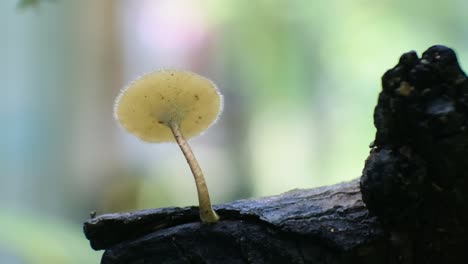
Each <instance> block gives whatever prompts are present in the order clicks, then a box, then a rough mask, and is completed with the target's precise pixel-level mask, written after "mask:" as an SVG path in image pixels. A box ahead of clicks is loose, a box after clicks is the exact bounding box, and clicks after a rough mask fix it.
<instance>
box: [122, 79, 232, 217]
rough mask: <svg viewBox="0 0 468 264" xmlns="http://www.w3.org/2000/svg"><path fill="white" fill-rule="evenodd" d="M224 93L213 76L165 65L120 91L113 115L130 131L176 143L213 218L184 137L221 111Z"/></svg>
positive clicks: (201, 206)
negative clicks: (169, 67)
mask: <svg viewBox="0 0 468 264" xmlns="http://www.w3.org/2000/svg"><path fill="white" fill-rule="evenodd" d="M222 105H223V100H222V95H221V94H220V93H219V91H218V89H217V88H216V86H215V85H214V84H213V82H211V81H210V80H208V79H206V78H204V77H202V76H200V75H197V74H195V73H192V72H187V71H181V70H161V71H155V72H152V73H149V74H146V75H144V76H142V77H141V78H139V79H137V80H135V81H134V82H132V83H131V84H130V85H129V86H128V87H127V88H125V89H124V90H122V92H121V93H120V94H119V96H118V97H117V99H116V102H115V107H114V116H115V119H116V120H117V121H119V122H120V124H121V125H122V126H123V127H124V128H125V129H126V130H127V131H128V132H130V133H132V134H134V135H135V136H137V137H138V138H140V139H141V140H143V141H147V142H177V144H178V145H179V147H180V149H181V150H182V152H183V154H184V156H185V159H186V160H187V163H188V165H189V166H190V169H191V171H192V174H193V177H194V178H195V184H196V186H197V193H198V201H199V210H200V218H201V221H202V222H204V223H214V222H217V221H218V220H219V216H218V215H217V214H216V212H215V211H214V210H213V209H212V207H211V201H210V195H209V193H208V187H207V186H206V182H205V178H204V176H203V172H202V170H201V168H200V165H199V164H198V162H197V160H196V158H195V155H194V154H193V152H192V150H191V148H190V146H189V144H188V142H187V140H186V138H187V139H188V138H191V137H193V136H196V135H199V134H200V133H201V132H203V131H205V130H206V129H207V128H208V127H209V126H211V125H212V124H213V123H214V122H215V121H216V120H217V118H218V116H219V114H220V113H221V110H222Z"/></svg>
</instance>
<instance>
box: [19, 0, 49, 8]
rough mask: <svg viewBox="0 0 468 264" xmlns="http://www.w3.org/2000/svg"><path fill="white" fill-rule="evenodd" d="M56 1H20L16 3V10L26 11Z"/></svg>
mask: <svg viewBox="0 0 468 264" xmlns="http://www.w3.org/2000/svg"><path fill="white" fill-rule="evenodd" d="M55 1H57V0H20V1H19V2H18V8H20V9H26V8H35V7H38V6H39V5H40V4H41V3H44V2H55Z"/></svg>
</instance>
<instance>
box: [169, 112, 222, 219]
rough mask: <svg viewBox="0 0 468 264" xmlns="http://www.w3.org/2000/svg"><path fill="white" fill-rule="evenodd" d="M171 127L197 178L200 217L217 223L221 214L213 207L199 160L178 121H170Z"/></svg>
mask: <svg viewBox="0 0 468 264" xmlns="http://www.w3.org/2000/svg"><path fill="white" fill-rule="evenodd" d="M169 127H170V129H171V131H172V134H174V137H175V139H176V141H177V144H178V145H179V147H180V149H181V150H182V152H183V153H184V156H185V159H186V160H187V163H188V165H189V166H190V170H191V171H192V174H193V177H194V178H195V184H196V186H197V192H198V203H199V210H200V218H201V220H202V222H203V223H216V222H217V221H218V220H219V216H218V215H217V214H216V212H215V211H214V210H213V208H211V201H210V194H209V193H208V187H207V186H206V182H205V177H204V176H203V172H202V170H201V168H200V165H198V161H197V159H196V158H195V155H194V154H193V151H192V149H191V148H190V146H189V144H188V142H187V140H186V139H185V138H184V136H183V135H182V131H180V126H179V124H178V122H176V121H171V122H169Z"/></svg>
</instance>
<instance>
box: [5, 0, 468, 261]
mask: <svg viewBox="0 0 468 264" xmlns="http://www.w3.org/2000/svg"><path fill="white" fill-rule="evenodd" d="M466 10H468V1H463V0H458V1H456V0H453V1H433V2H431V3H429V2H428V1H427V0H424V1H423V0H420V1H405V0H399V1H396V0H387V1H364V0H361V1H346V0H342V1H339V0H335V1H310V0H284V1H274V0H271V1H267V0H257V1H251V0H224V1H220V0H192V1H191V0H134V1H128V0H127V1H125V0H100V1H94V0H83V1H69V0H54V1H50V0H49V1H47V0H44V1H40V0H26V1H19V0H5V1H0V28H1V41H0V58H1V62H0V67H1V68H0V80H1V81H2V82H3V85H1V95H2V100H1V104H0V120H1V124H2V129H1V130H0V146H1V147H0V179H1V184H0V263H7V264H29V263H31V264H36V263H41V264H42V263H64V264H67V263H80V264H82V263H98V262H99V258H100V255H101V254H102V253H101V252H94V251H92V250H91V248H90V247H89V244H88V242H87V240H86V239H85V238H84V236H83V235H82V233H81V225H82V222H83V221H84V220H85V219H87V218H88V214H89V211H91V210H97V212H98V214H102V213H107V212H118V211H128V210H135V209H143V208H152V207H164V206H187V205H194V204H196V203H197V199H196V193H195V187H194V182H193V179H192V175H191V174H190V171H189V168H188V166H187V165H186V163H185V160H184V158H183V156H182V154H181V153H180V150H179V149H178V147H177V146H176V145H174V144H146V143H143V142H141V141H139V140H138V139H136V138H135V137H133V136H132V135H129V134H126V133H125V132H124V131H123V130H122V129H120V128H119V126H118V125H117V124H116V123H115V121H114V120H113V116H112V110H113V102H114V98H115V97H116V95H117V94H118V93H119V90H120V89H122V88H123V87H125V85H126V84H128V83H129V82H131V81H132V80H133V79H135V78H136V77H138V76H140V75H142V74H143V73H146V72H149V71H151V70H154V69H159V68H182V69H188V70H192V71H194V72H197V73H199V74H201V75H204V76H207V77H208V78H211V79H212V80H213V81H214V82H215V83H216V84H217V85H218V86H219V89H220V90H221V91H222V93H223V94H224V95H225V109H224V113H223V115H222V117H221V119H220V120H219V121H218V123H217V124H216V125H214V126H213V127H212V128H211V129H210V130H208V131H207V132H206V133H205V134H203V135H202V136H200V137H197V138H194V139H192V140H191V143H192V148H193V149H194V151H195V153H196V154H197V157H198V159H199V162H200V163H201V166H202V168H203V169H204V171H205V174H206V177H207V181H208V186H209V188H210V191H211V192H212V194H211V196H212V200H213V202H214V203H223V202H227V201H231V200H233V199H241V198H249V197H256V196H264V195H272V194H278V193H281V192H285V191H287V190H289V189H292V188H310V187H315V186H319V185H326V184H332V183H336V182H340V181H344V180H350V179H352V178H356V177H359V176H360V173H361V169H362V167H363V164H364V160H365V158H366V156H367V154H368V151H369V148H368V145H369V143H370V142H371V141H372V140H373V136H374V133H375V129H374V127H373V125H372V114H373V107H374V105H375V103H376V99H377V95H378V92H379V90H380V77H381V75H382V74H383V73H384V72H385V71H386V70H387V69H389V68H391V67H393V66H394V65H395V64H396V63H397V61H398V58H399V56H400V55H401V54H402V53H403V52H406V51H409V50H412V49H414V50H416V51H418V53H419V54H421V53H422V51H424V50H425V49H426V48H428V47H429V46H431V45H433V44H445V45H447V46H450V47H453V48H455V50H456V51H457V53H458V56H459V58H460V62H461V64H462V66H463V65H465V67H466V65H468V46H467V44H468V27H467V26H466V25H468V15H466Z"/></svg>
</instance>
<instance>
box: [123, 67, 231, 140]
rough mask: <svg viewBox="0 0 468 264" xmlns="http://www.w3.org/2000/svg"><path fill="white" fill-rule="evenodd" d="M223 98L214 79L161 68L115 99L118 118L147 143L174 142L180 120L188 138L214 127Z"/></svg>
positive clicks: (124, 90)
mask: <svg viewBox="0 0 468 264" xmlns="http://www.w3.org/2000/svg"><path fill="white" fill-rule="evenodd" d="M222 107H223V98H222V95H221V94H220V93H219V91H218V89H217V88H216V86H215V85H214V83H213V82H211V81H210V80H208V79H207V78H204V77H202V76H200V75H197V74H195V73H192V72H188V71H182V70H160V71H155V72H151V73H148V74H146V75H143V76H142V77H140V78H139V79H137V80H135V81H134V82H132V83H131V84H130V85H129V86H128V87H126V88H125V89H123V90H122V91H121V93H120V94H119V96H118V97H117V99H116V101H115V106H114V116H115V119H116V120H118V121H119V123H120V124H121V125H122V126H123V127H124V128H125V129H126V130H127V131H128V132H130V133H132V134H134V135H135V136H137V137H138V138H140V139H141V140H143V141H147V142H174V141H175V139H174V136H173V135H172V132H171V130H170V128H169V124H170V123H171V122H176V123H177V124H178V125H179V126H180V128H181V131H182V134H183V135H184V136H185V137H186V138H191V137H193V136H196V135H198V134H200V133H202V132H203V131H205V130H206V129H207V128H208V127H210V126H211V125H212V124H213V123H214V122H215V121H216V120H217V118H218V116H219V114H220V113H221V111H222Z"/></svg>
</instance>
